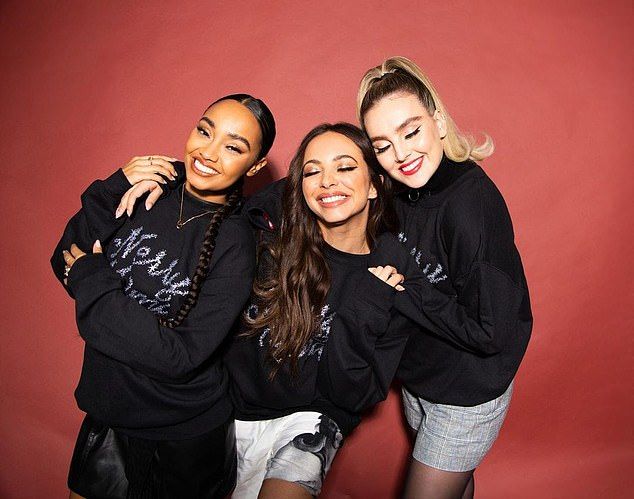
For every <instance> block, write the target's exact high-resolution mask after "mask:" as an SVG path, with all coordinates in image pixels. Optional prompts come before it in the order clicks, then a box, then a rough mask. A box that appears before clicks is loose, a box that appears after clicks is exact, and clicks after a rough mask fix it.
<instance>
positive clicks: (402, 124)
mask: <svg viewBox="0 0 634 499" xmlns="http://www.w3.org/2000/svg"><path fill="white" fill-rule="evenodd" d="M421 119H423V116H412V117H411V118H407V119H406V120H405V121H404V122H403V123H401V124H400V125H399V126H398V127H396V131H397V132H400V131H401V130H403V128H405V127H406V126H408V125H409V124H410V123H412V122H413V121H418V120H421ZM376 140H389V139H388V138H387V137H385V136H384V135H379V136H377V137H370V141H372V142H374V141H376Z"/></svg>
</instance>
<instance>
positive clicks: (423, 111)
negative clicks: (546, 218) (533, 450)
mask: <svg viewBox="0 0 634 499" xmlns="http://www.w3.org/2000/svg"><path fill="white" fill-rule="evenodd" d="M357 110H358V115H359V120H360V122H361V125H362V127H363V128H364V130H365V132H366V133H367V135H368V136H369V138H370V140H371V141H372V145H373V147H374V150H375V153H376V155H377V158H378V160H379V162H380V163H381V166H382V167H383V169H385V171H386V172H387V174H388V175H390V177H392V178H393V179H394V180H396V181H398V182H400V183H401V184H402V185H403V189H402V192H401V194H400V195H399V196H397V199H396V205H397V211H398V215H399V219H400V223H401V227H400V233H399V239H400V241H401V243H403V244H404V245H405V246H406V247H407V249H408V250H409V252H410V254H411V255H412V256H413V257H414V258H415V259H416V262H417V264H418V265H419V266H420V268H421V270H422V271H423V273H424V274H425V276H426V278H427V281H428V282H427V283H426V286H424V287H423V288H422V290H423V291H422V292H421V296H420V297H419V300H418V301H417V306H416V307H415V313H414V314H413V315H415V319H416V321H417V322H418V323H419V324H420V326H421V330H420V332H419V334H416V335H413V336H412V337H411V338H410V340H409V343H408V346H407V348H406V349H405V354H404V356H403V359H402V361H401V365H400V367H399V372H398V376H399V377H400V378H401V379H402V381H403V403H404V410H405V415H406V418H407V421H408V423H409V424H410V426H411V427H412V429H413V430H414V431H415V433H416V440H415V444H414V449H413V458H414V459H413V460H412V464H411V467H410V471H409V475H408V481H407V485H406V489H405V495H406V497H409V498H414V497H415V498H433V499H439V498H461V497H464V498H470V497H473V491H474V481H473V472H474V470H475V468H476V467H477V466H478V465H479V463H480V462H481V460H482V459H483V458H484V456H485V455H486V453H487V452H488V451H489V449H490V448H491V446H492V445H493V442H494V441H495V439H496V438H497V435H498V432H499V430H500V427H501V426H502V423H503V421H504V418H505V416H506V412H507V409H508V406H509V402H510V398H511V393H512V386H513V384H512V382H513V378H514V376H515V373H516V372H517V369H518V367H519V364H520V362H521V360H522V357H523V355H524V352H525V350H526V346H527V344H528V340H529V337H530V331H531V327H532V316H531V309H530V300H529V295H528V288H527V285H526V279H525V277H524V271H523V268H522V263H521V260H520V256H519V253H518V252H517V249H516V247H515V244H514V240H513V239H514V236H513V227H512V224H511V218H510V216H509V213H508V210H507V207H506V204H505V203H504V199H503V198H502V195H501V194H500V192H499V191H498V189H497V188H496V187H495V185H494V184H493V182H492V181H491V179H490V178H489V177H488V176H487V175H486V173H485V172H484V171H483V170H482V168H480V166H478V165H477V164H476V163H475V161H479V160H482V159H484V158H486V157H488V156H490V155H491V154H492V153H493V143H492V141H491V140H490V138H488V137H487V138H486V140H485V141H484V143H482V144H479V145H477V144H475V143H474V141H473V140H472V139H471V138H470V137H468V136H465V135H463V134H461V133H460V131H459V130H458V127H457V126H456V124H455V123H454V122H453V120H452V119H451V117H450V116H449V114H448V112H447V110H446V108H445V107H444V105H443V103H442V101H441V100H440V98H439V96H438V93H437V92H436V90H435V89H434V87H433V85H432V83H431V82H430V81H429V79H428V78H427V77H426V76H425V75H424V74H423V73H422V71H421V70H420V68H418V66H416V64H414V63H413V62H412V61H410V60H408V59H406V58H404V57H394V58H390V59H387V60H386V61H385V62H383V64H381V65H380V66H376V67H374V68H372V69H370V70H368V71H367V73H366V74H365V76H364V77H363V79H362V80H361V85H360V88H359V94H358V100H357Z"/></svg>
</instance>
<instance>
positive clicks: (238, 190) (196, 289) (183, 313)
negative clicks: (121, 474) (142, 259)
mask: <svg viewBox="0 0 634 499" xmlns="http://www.w3.org/2000/svg"><path fill="white" fill-rule="evenodd" d="M241 200H242V179H240V180H239V181H238V182H237V183H236V184H235V186H234V188H233V190H232V191H231V193H230V194H229V195H228V196H227V203H226V204H224V205H223V206H222V207H220V208H218V210H216V211H215V212H214V214H213V215H212V217H211V220H209V225H207V230H206V231H205V239H204V240H203V244H202V248H201V250H200V256H199V257H198V265H197V266H196V270H195V271H194V275H193V277H192V282H191V284H190V285H189V291H188V293H187V295H186V296H185V301H184V302H183V304H182V305H181V308H180V309H179V310H178V312H176V314H175V315H174V317H170V318H165V317H160V318H159V323H160V324H161V326H165V327H169V328H175V327H178V326H180V325H181V323H182V322H183V321H184V320H185V317H187V316H188V315H189V312H190V311H191V309H192V308H194V306H195V305H196V302H197V301H198V295H199V294H200V290H201V288H202V285H203V282H205V278H206V277H207V274H209V266H210V264H211V257H212V256H213V254H214V249H215V248H216V237H218V232H219V230H220V225H221V224H222V222H223V221H224V220H225V219H226V218H227V217H228V216H229V215H231V214H232V213H233V212H234V211H235V209H236V208H237V207H238V205H239V204H240V201H241Z"/></svg>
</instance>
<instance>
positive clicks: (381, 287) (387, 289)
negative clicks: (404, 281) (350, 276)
mask: <svg viewBox="0 0 634 499" xmlns="http://www.w3.org/2000/svg"><path fill="white" fill-rule="evenodd" d="M354 284H355V296H356V300H357V302H361V303H362V304H365V305H366V307H369V308H371V309H373V310H380V311H383V312H385V313H388V312H389V311H390V309H391V308H392V305H393V304H394V296H395V295H396V293H397V291H396V288H394V287H393V286H390V285H389V284H388V283H386V282H385V281H383V280H381V279H379V278H378V277H377V276H375V275H374V274H373V273H372V272H370V271H369V270H366V271H365V272H363V271H362V272H361V276H360V277H359V278H358V279H356V282H355V283H354Z"/></svg>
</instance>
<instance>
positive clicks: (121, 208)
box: [114, 206, 124, 218]
mask: <svg viewBox="0 0 634 499" xmlns="http://www.w3.org/2000/svg"><path fill="white" fill-rule="evenodd" d="M123 212H124V209H123V207H121V206H119V207H118V208H117V211H115V212H114V217H115V218H119V217H120V216H121V215H123Z"/></svg>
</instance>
